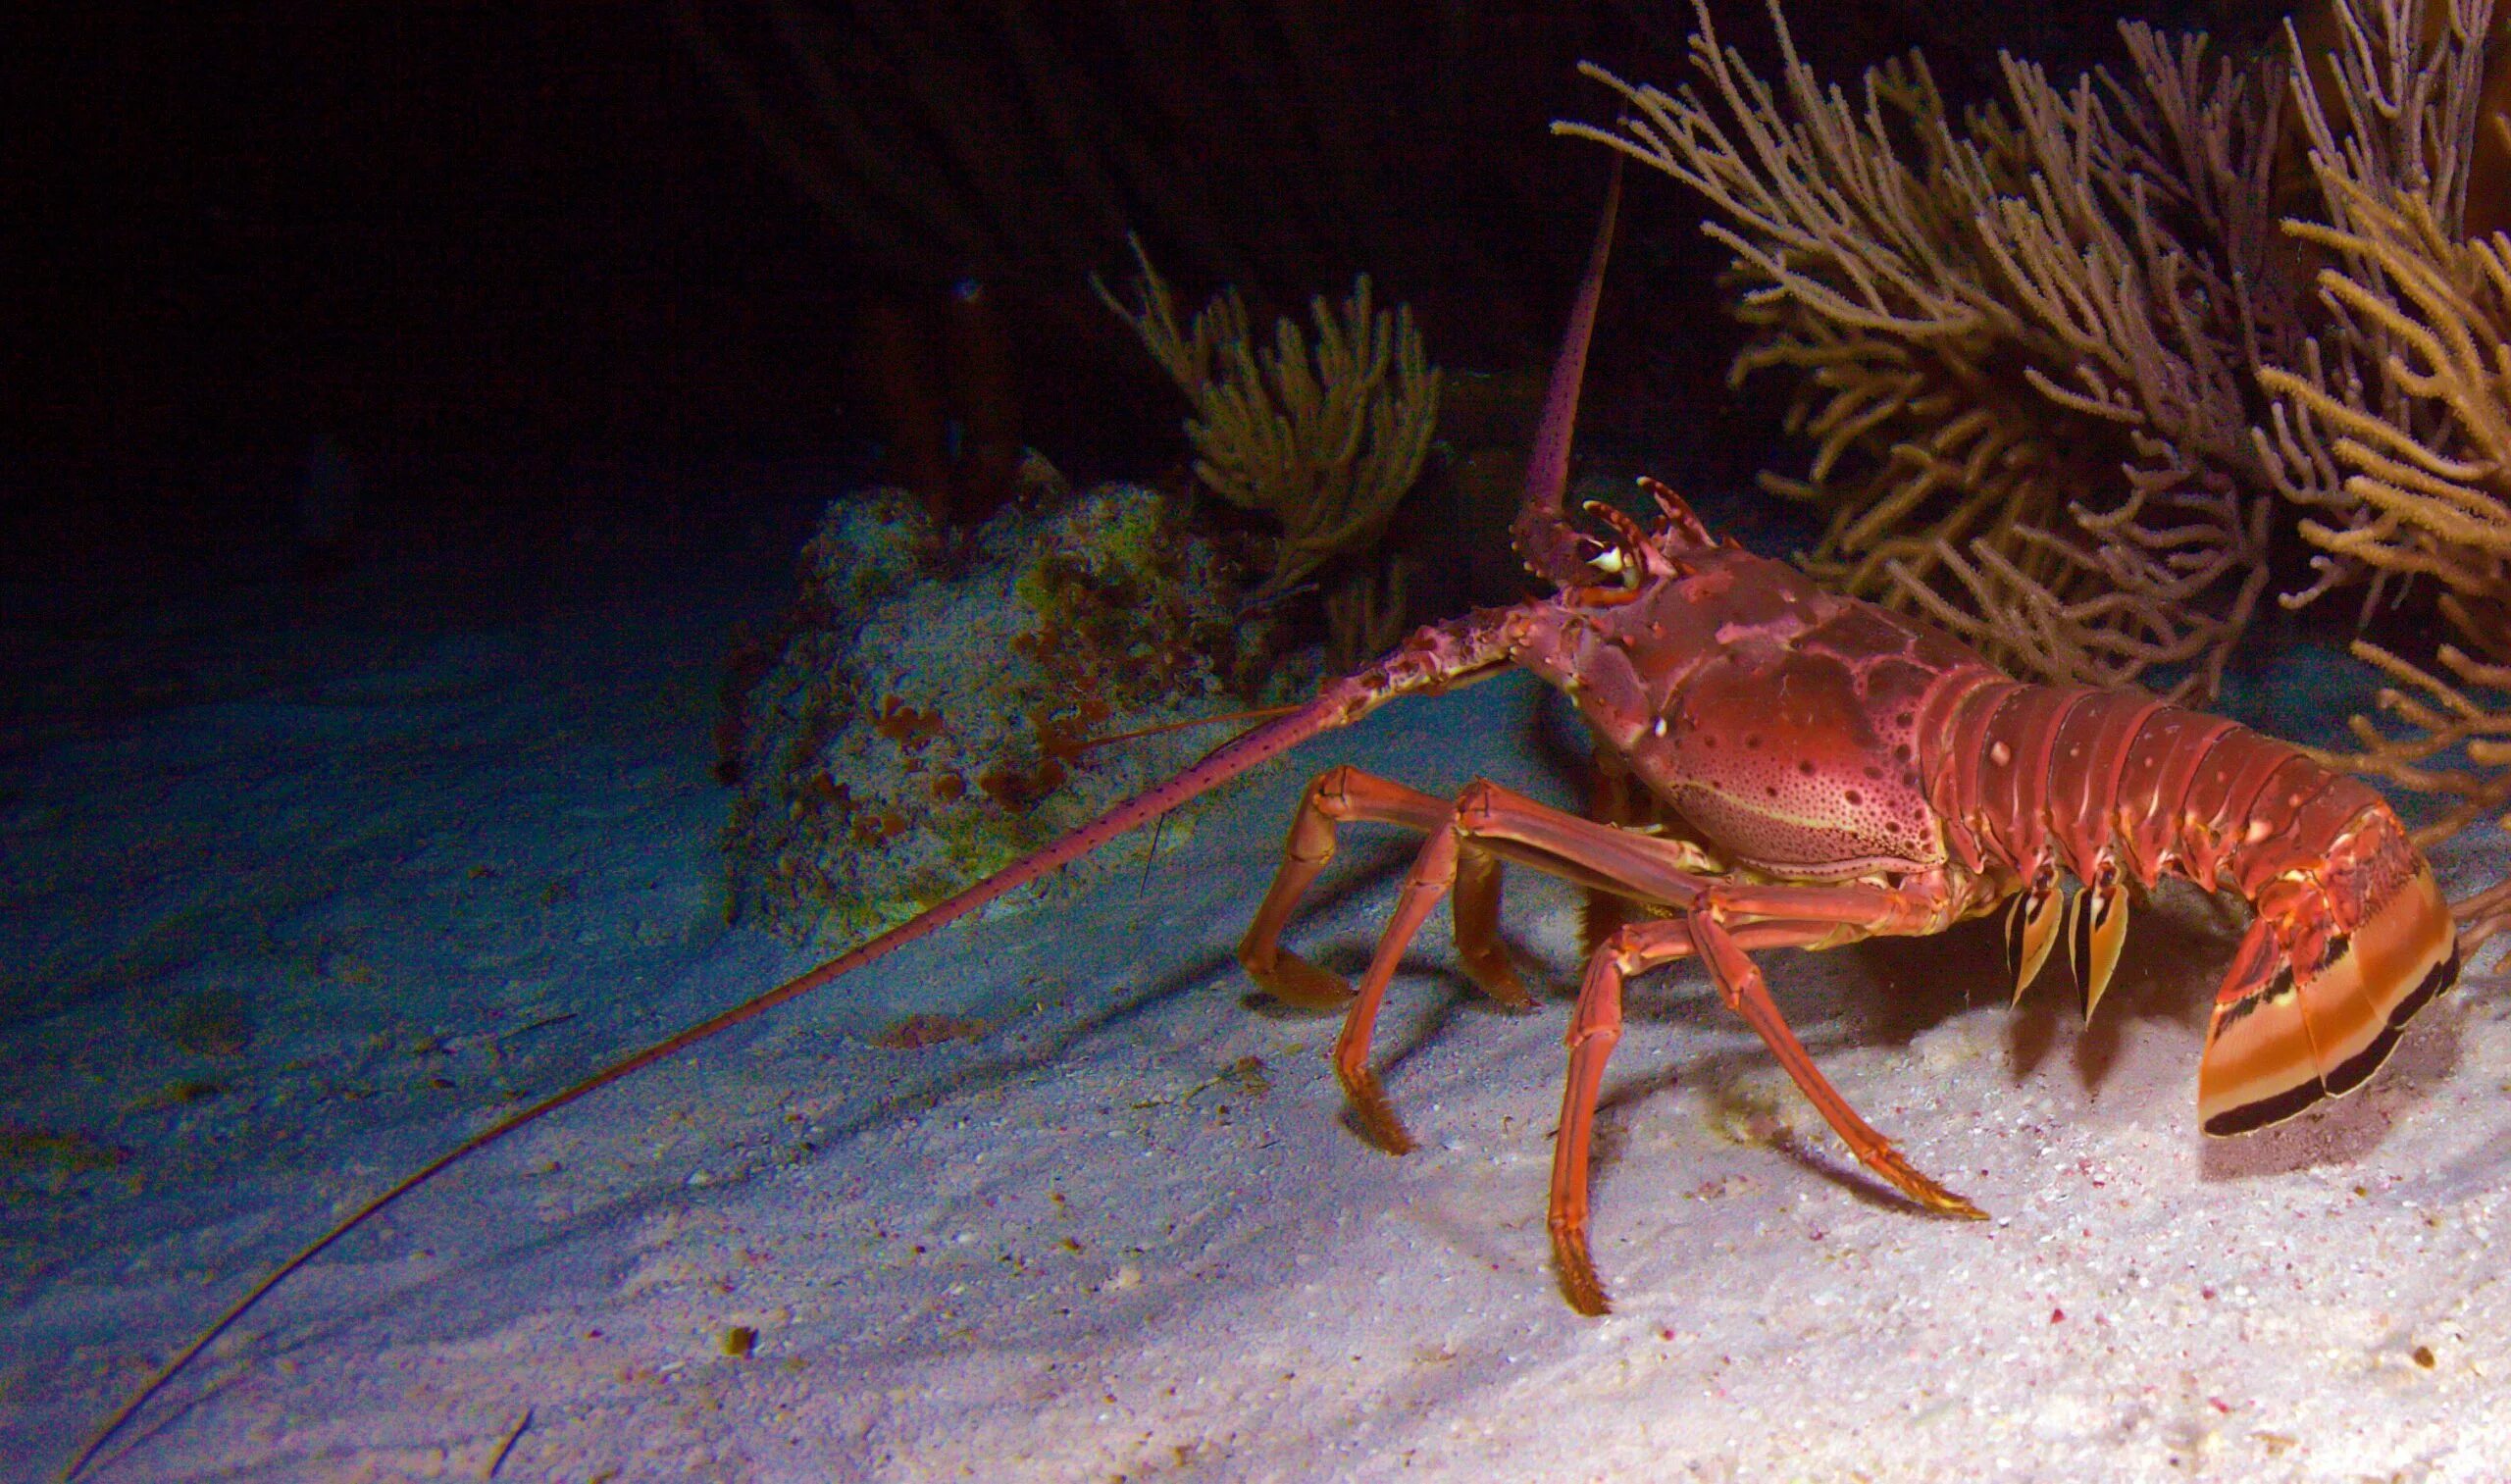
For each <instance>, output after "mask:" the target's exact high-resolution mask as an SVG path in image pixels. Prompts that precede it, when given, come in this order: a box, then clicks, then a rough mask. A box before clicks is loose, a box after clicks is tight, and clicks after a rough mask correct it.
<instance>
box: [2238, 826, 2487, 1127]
mask: <svg viewBox="0 0 2511 1484" xmlns="http://www.w3.org/2000/svg"><path fill="white" fill-rule="evenodd" d="M2384 823H2385V824H2386V828H2385V829H2382V828H2380V827H2379V826H2377V825H2375V826H2374V827H2373V828H2371V829H2368V830H2365V831H2363V832H2362V837H2369V839H2363V838H2361V837H2358V838H2357V839H2356V840H2349V841H2347V842H2346V843H2345V844H2358V843H2359V844H2363V845H2365V846H2367V847H2368V848H2367V849H2366V853H2365V855H2364V858H2363V859H2362V869H2361V870H2359V871H2346V870H2342V869H2335V870H2332V871H2331V872H2330V878H2331V879H2330V880H2328V881H2327V882H2326V883H2320V882H2316V881H2314V882H2310V883H2308V884H2305V883H2303V882H2301V881H2296V880H2289V879H2288V880H2287V881H2284V882H2280V883H2278V886H2279V887H2290V888H2291V889H2292V890H2290V891H2277V890H2274V889H2271V890H2270V892H2269V894H2268V899H2265V900H2262V901H2260V903H2259V916H2258V920H2257V921H2256V922H2254V923H2252V924H2251V925H2250V930H2249V934H2248V936H2247V937H2246V938H2244V939H2242V940H2241V946H2240V949H2239V951H2238V953H2237V954H2236V955H2235V956H2234V957H2233V960H2232V967H2231V971H2230V973H2229V974H2228V975H2227V976H2226V977H2225V980H2224V988H2223V991H2222V993H2221V994H2220V995H2218V996H2217V997H2216V999H2215V1014H2214V1019H2213V1022H2212V1023H2211V1024H2210V1025H2209V1026H2208V1027H2207V1029H2206V1054H2205V1059H2204V1060H2203V1061H2202V1062H2201V1063H2200V1064H2199V1066H2198V1069H2197V1112H2198V1117H2199V1118H2200V1120H2202V1122H2203V1123H2204V1125H2205V1129H2206V1132H2207V1133H2209V1134H2215V1135H2227V1134H2242V1133H2247V1132H2248V1131H2250V1130H2251V1129H2257V1128H2264V1127H2266V1126H2267V1125H2269V1124H2271V1123H2280V1122H2282V1121H2283V1120H2284V1119H2287V1118H2290V1117H2292V1116H2293V1115H2294V1114H2296V1113H2298V1112H2300V1111H2302V1109H2304V1108H2306V1107H2309V1106H2310V1105H2311V1104H2312V1103H2314V1102H2317V1101H2319V1100H2321V1099H2322V1098H2330V1097H2341V1096H2343V1095H2344V1094H2346V1093H2350V1092H2352V1091H2354V1089H2356V1088H2357V1087H2360V1086H2362V1084H2363V1082H2364V1079H2366V1078H2368V1077H2370V1076H2371V1075H2372V1073H2373V1072H2374V1071H2376V1070H2378V1069H2379V1067H2380V1064H2381V1063H2382V1062H2383V1061H2384V1060H2386V1059H2388V1054H2389V1051H2390V1049H2392V1048H2394V1047H2395V1046H2396V1045H2397V1040H2398V1036H2399V1034H2400V1033H2401V1032H2403V1031H2404V1030H2405V1029H2406V1023H2407V1022H2408V1021H2409V1020H2412V1019H2414V1018H2415V1014H2416V1012H2417V1011H2419V1010H2421V1009H2423V1008H2424V1006H2425V1005H2426V1004H2427V1003H2428V1002H2429V1001H2431V1000H2432V998H2434V996H2436V995H2439V994H2440V993H2441V992H2442V991H2444V990H2447V989H2448V988H2449V987H2450V986H2451V984H2453V983H2454V982H2456V980H2457V979H2458V975H2459V942H2458V931H2457V928H2456V926H2455V924H2453V923H2452V921H2451V919H2450V909H2449V906H2448V904H2447V903H2446V902H2444V901H2443V900H2442V899H2441V888H2440V886H2439V884H2438V883H2436V882H2435V881H2434V879H2433V871H2432V868H2431V867H2429V866H2427V865H2426V864H2425V863H2424V861H2423V859H2422V857H2420V856H2419V855H2417V854H2416V853H2415V851H2414V849H2413V847H2412V846H2410V845H2409V844H2407V843H2406V839H2405V836H2404V834H2403V832H2402V831H2399V830H2398V829H2397V826H2396V823H2395V820H2394V819H2393V818H2392V819H2387V820H2385V821H2384ZM2345 844H2340V846H2339V849H2338V852H2337V853H2338V854H2339V856H2340V858H2342V857H2343V856H2344V855H2346V854H2349V853H2351V852H2350V851H2348V850H2347V849H2346V848H2345ZM2279 898H2280V899H2279ZM2349 919H2350V921H2349Z"/></svg>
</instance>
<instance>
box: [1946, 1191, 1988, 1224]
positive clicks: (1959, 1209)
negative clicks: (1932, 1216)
mask: <svg viewBox="0 0 2511 1484" xmlns="http://www.w3.org/2000/svg"><path fill="white" fill-rule="evenodd" d="M1933 1208H1934V1209H1935V1210H1936V1211H1937V1212H1939V1213H1941V1214H1943V1215H1947V1216H1959V1217H1961V1218H1962V1219H1963V1220H1965V1221H1985V1220H1987V1219H1988V1213H1987V1212H1986V1211H1983V1210H1981V1209H1979V1208H1978V1207H1977V1206H1975V1205H1973V1204H1972V1203H1970V1202H1969V1201H1967V1200H1964V1199H1963V1198H1962V1197H1960V1196H1957V1195H1955V1194H1953V1193H1952V1192H1951V1191H1946V1192H1945V1193H1944V1200H1943V1201H1942V1202H1941V1203H1938V1204H1937V1205H1935V1206H1934V1207H1933Z"/></svg>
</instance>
